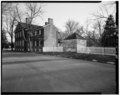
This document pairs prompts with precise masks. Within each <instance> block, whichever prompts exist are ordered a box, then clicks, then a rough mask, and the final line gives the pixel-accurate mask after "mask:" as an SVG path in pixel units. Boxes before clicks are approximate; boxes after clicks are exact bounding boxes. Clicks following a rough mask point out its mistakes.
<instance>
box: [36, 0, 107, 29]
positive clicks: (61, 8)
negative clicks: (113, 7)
mask: <svg viewBox="0 0 120 95" xmlns="http://www.w3.org/2000/svg"><path fill="white" fill-rule="evenodd" d="M103 3H104V4H106V3H108V2H102V3H46V4H45V7H44V8H43V9H44V10H45V13H44V15H43V20H41V19H36V20H35V23H36V24H39V25H41V24H42V25H43V24H44V22H45V21H47V19H48V18H53V20H54V21H53V22H54V24H55V25H56V26H57V27H58V28H59V29H61V30H62V31H64V30H65V27H64V26H65V22H66V21H67V20H69V19H72V20H75V21H77V22H79V23H80V24H81V25H84V24H85V23H86V21H87V20H89V19H92V18H93V15H92V14H93V13H96V12H97V11H98V10H99V7H100V6H101V5H102V4H103Z"/></svg>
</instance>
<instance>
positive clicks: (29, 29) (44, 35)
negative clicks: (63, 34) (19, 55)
mask: <svg viewBox="0 0 120 95" xmlns="http://www.w3.org/2000/svg"><path fill="white" fill-rule="evenodd" d="M57 32H58V29H57V28H56V27H55V25H54V24H53V19H51V18H48V22H45V25H44V26H37V25H33V24H29V21H28V20H27V19H26V23H21V22H19V23H18V24H17V27H16V29H15V50H16V51H30V45H31V47H32V48H31V51H33V52H42V50H43V47H57V45H58V44H57V42H58V41H57ZM28 39H30V41H28Z"/></svg>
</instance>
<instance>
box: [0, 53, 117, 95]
mask: <svg viewBox="0 0 120 95" xmlns="http://www.w3.org/2000/svg"><path fill="white" fill-rule="evenodd" d="M7 55H8V54H7V53H6V54H3V58H2V91H3V92H101V93H103V94H104V93H115V91H116V84H115V65H111V64H103V63H97V62H89V61H83V60H77V59H68V58H62V57H56V56H46V55H38V54H29V53H28V54H25V53H21V54H19V53H14V54H13V55H11V54H10V53H9V56H7Z"/></svg>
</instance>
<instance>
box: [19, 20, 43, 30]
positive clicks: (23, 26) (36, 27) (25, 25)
mask: <svg viewBox="0 0 120 95" xmlns="http://www.w3.org/2000/svg"><path fill="white" fill-rule="evenodd" d="M19 25H20V26H21V27H22V28H24V29H29V30H38V29H41V28H43V26H38V25H33V24H26V23H23V22H19V23H18V25H17V26H19Z"/></svg>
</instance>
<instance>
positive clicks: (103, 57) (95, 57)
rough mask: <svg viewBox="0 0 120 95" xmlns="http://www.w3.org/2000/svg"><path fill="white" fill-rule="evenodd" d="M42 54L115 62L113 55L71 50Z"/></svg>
mask: <svg viewBox="0 0 120 95" xmlns="http://www.w3.org/2000/svg"><path fill="white" fill-rule="evenodd" d="M42 54H43V55H52V56H53V55H54V56H61V57H66V58H73V59H82V60H88V61H97V62H101V63H107V62H115V57H114V56H108V55H96V54H81V53H73V52H64V53H63V52H62V53H58V52H46V53H42Z"/></svg>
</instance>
